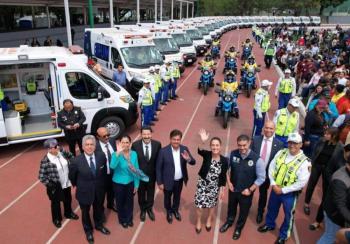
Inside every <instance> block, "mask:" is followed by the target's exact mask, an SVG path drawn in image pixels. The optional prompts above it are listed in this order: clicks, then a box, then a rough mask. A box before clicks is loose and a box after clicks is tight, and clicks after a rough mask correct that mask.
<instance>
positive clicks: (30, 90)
mask: <svg viewBox="0 0 350 244" xmlns="http://www.w3.org/2000/svg"><path fill="white" fill-rule="evenodd" d="M26 88H27V92H28V93H35V92H36V83H35V81H32V80H29V81H27V84H26Z"/></svg>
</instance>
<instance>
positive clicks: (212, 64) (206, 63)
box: [201, 60, 214, 68]
mask: <svg viewBox="0 0 350 244" xmlns="http://www.w3.org/2000/svg"><path fill="white" fill-rule="evenodd" d="M201 64H202V67H209V68H211V67H212V66H214V61H213V60H210V61H205V60H203V61H202V63H201Z"/></svg>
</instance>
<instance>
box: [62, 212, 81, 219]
mask: <svg viewBox="0 0 350 244" xmlns="http://www.w3.org/2000/svg"><path fill="white" fill-rule="evenodd" d="M65 217H66V218H67V219H74V220H77V219H79V216H78V215H76V214H75V213H73V212H72V213H71V214H69V215H65Z"/></svg>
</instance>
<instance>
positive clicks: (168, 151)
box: [156, 129, 196, 224]
mask: <svg viewBox="0 0 350 244" xmlns="http://www.w3.org/2000/svg"><path fill="white" fill-rule="evenodd" d="M181 139H182V132H181V131H179V130H176V129H175V130H172V131H171V132H170V144H169V145H168V146H166V147H164V148H162V149H161V150H160V152H159V155H158V159H157V165H156V168H157V184H158V187H159V189H160V190H164V207H165V209H166V211H167V221H168V223H169V224H171V223H172V222H173V217H172V214H174V216H175V218H176V219H177V220H178V221H181V215H180V213H179V206H180V198H181V191H182V186H183V183H185V185H186V184H187V181H188V174H187V164H191V165H194V164H195V163H196V161H195V160H194V158H193V157H192V156H191V154H190V152H189V150H188V148H187V147H186V146H183V145H181V144H180V143H181ZM172 198H173V199H172Z"/></svg>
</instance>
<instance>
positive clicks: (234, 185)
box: [220, 135, 266, 240]
mask: <svg viewBox="0 0 350 244" xmlns="http://www.w3.org/2000/svg"><path fill="white" fill-rule="evenodd" d="M237 145H238V149H236V150H234V151H232V152H231V154H230V170H229V172H228V173H227V183H228V186H229V200H228V211H227V219H226V222H225V224H224V225H223V226H222V227H221V228H220V232H221V233H223V232H226V231H227V229H228V228H230V227H231V226H232V224H233V222H234V220H235V217H236V213H237V206H238V205H239V218H238V220H237V224H236V229H235V232H234V234H233V237H232V238H233V239H234V240H238V239H239V238H240V236H241V231H242V229H243V227H244V224H245V222H246V220H247V217H248V213H249V209H250V207H251V205H252V199H253V193H254V191H255V190H256V188H257V187H258V186H260V185H261V184H262V183H263V182H264V181H265V174H266V172H265V167H264V162H263V160H262V159H261V158H260V157H259V155H258V154H256V153H255V152H253V151H252V150H250V138H249V136H247V135H240V136H238V138H237Z"/></svg>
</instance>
